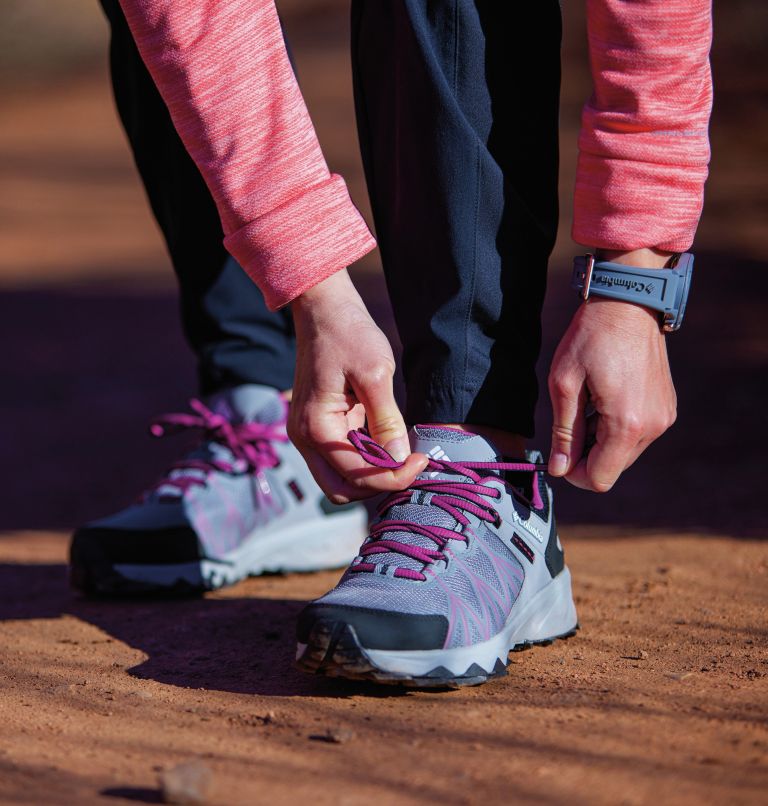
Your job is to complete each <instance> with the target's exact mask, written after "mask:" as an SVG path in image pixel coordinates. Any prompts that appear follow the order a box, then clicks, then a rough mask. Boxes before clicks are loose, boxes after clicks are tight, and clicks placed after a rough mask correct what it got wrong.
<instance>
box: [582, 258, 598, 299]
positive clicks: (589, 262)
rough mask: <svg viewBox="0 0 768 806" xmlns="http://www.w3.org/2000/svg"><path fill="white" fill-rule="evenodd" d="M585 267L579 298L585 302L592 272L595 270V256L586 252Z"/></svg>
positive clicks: (590, 285) (590, 284)
mask: <svg viewBox="0 0 768 806" xmlns="http://www.w3.org/2000/svg"><path fill="white" fill-rule="evenodd" d="M585 258H586V261H587V267H586V269H585V270H584V285H583V287H582V289H581V298H582V299H583V300H584V302H586V301H587V300H588V299H589V290H590V288H591V287H592V272H593V271H594V270H595V256H594V255H592V254H590V253H587V254H586V255H585Z"/></svg>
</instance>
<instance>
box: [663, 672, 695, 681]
mask: <svg viewBox="0 0 768 806" xmlns="http://www.w3.org/2000/svg"><path fill="white" fill-rule="evenodd" d="M691 675H693V672H671V673H670V674H668V675H667V677H669V678H670V679H671V680H685V678H686V677H691Z"/></svg>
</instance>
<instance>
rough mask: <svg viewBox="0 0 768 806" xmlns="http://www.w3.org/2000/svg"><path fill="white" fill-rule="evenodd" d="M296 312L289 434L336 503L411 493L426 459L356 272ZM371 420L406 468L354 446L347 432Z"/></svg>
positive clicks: (300, 303) (375, 433) (332, 281)
mask: <svg viewBox="0 0 768 806" xmlns="http://www.w3.org/2000/svg"><path fill="white" fill-rule="evenodd" d="M292 309H293V317H294V322H295V325H296V340H297V358H296V378H295V382H294V386H293V396H292V402H291V408H290V414H289V417H288V435H289V436H290V438H291V440H292V441H293V443H294V444H295V445H296V447H297V448H298V449H299V451H301V453H302V455H303V456H304V459H305V460H306V462H307V464H308V465H309V468H310V470H311V471H312V474H313V475H314V477H315V479H316V480H317V483H318V484H319V485H320V487H321V488H322V490H323V492H324V493H325V494H326V495H327V496H328V498H329V499H330V500H331V501H333V502H334V503H335V504H344V503H347V502H348V501H351V500H355V499H360V498H366V497H369V496H372V495H376V494H377V493H380V492H390V491H394V490H403V489H405V488H406V487H408V486H409V485H410V484H411V483H412V482H413V480H414V478H415V477H416V476H417V475H418V474H419V473H420V472H421V471H422V470H423V469H424V468H425V467H426V464H427V459H426V457H425V456H424V455H423V454H411V451H410V446H409V443H408V432H407V429H406V427H405V422H404V421H403V417H402V415H401V413H400V409H399V408H398V406H397V403H396V402H395V398H394V394H393V391H392V378H393V376H394V372H395V360H394V357H393V356H392V348H391V347H390V345H389V342H388V341H387V338H386V336H385V335H384V334H383V333H382V332H381V330H379V328H378V327H377V326H376V324H375V323H374V321H373V320H372V319H371V317H370V314H369V313H368V311H367V309H366V307H365V304H364V303H363V301H362V299H361V298H360V295H359V294H358V293H357V291H356V290H355V287H354V286H353V285H352V281H351V280H350V279H349V275H348V274H347V272H346V271H342V272H338V273H337V274H334V275H332V276H331V277H329V278H328V279H327V280H324V281H323V282H321V283H318V285H316V286H314V287H313V288H311V289H309V290H308V291H306V292H305V293H304V294H302V295H301V296H300V297H298V298H297V299H296V300H294V302H293V303H292ZM366 420H367V427H368V430H369V431H370V434H371V436H372V437H373V439H374V440H376V442H378V443H379V444H380V445H382V446H383V447H384V448H385V449H386V450H387V451H388V452H389V453H390V454H391V455H392V457H393V458H395V459H397V460H398V461H403V462H404V464H403V466H402V467H400V468H398V469H396V470H385V469H381V468H375V467H372V466H371V465H370V464H368V463H367V462H366V461H365V460H364V459H363V458H362V457H361V456H360V455H359V454H358V453H357V451H356V450H355V449H354V448H353V447H352V445H351V444H350V443H349V441H348V440H347V434H348V433H349V431H350V430H352V429H356V428H361V427H362V426H363V425H364V424H365V423H366Z"/></svg>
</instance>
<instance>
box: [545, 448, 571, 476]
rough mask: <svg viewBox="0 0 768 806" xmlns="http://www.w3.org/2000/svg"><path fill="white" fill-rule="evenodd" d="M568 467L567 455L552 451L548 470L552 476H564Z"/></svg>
mask: <svg viewBox="0 0 768 806" xmlns="http://www.w3.org/2000/svg"><path fill="white" fill-rule="evenodd" d="M567 469H568V457H567V456H566V455H565V454H564V453H553V454H552V455H551V456H550V457H549V472H550V475H552V476H564V475H565V471H566V470H567Z"/></svg>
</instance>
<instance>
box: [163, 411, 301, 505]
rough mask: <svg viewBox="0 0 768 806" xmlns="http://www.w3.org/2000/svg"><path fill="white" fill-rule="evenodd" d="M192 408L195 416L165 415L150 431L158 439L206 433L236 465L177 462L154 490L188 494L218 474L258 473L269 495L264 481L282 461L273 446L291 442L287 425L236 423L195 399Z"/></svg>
mask: <svg viewBox="0 0 768 806" xmlns="http://www.w3.org/2000/svg"><path fill="white" fill-rule="evenodd" d="M189 405H190V408H191V409H192V410H193V411H194V412H195V414H187V413H181V414H164V415H162V416H160V417H157V418H156V419H155V420H153V421H152V423H151V425H150V427H149V430H150V433H151V434H152V436H154V437H164V436H168V435H171V434H178V433H181V432H183V431H188V430H191V429H196V430H200V431H202V432H203V435H204V438H205V439H206V440H207V441H209V442H217V443H218V444H219V445H223V446H224V447H226V448H228V449H229V451H230V453H231V454H232V456H233V457H234V459H235V461H234V462H227V461H224V460H223V459H216V458H214V457H213V456H211V457H209V458H206V459H197V458H192V457H188V458H185V459H181V460H180V461H178V462H175V463H174V464H172V465H171V466H170V468H169V469H168V471H167V473H166V476H165V477H164V478H162V479H160V481H158V482H157V484H155V485H154V487H153V489H155V490H157V489H159V488H160V487H175V488H176V489H177V490H179V491H180V492H181V493H184V492H185V491H186V490H187V489H189V488H190V487H192V486H195V485H197V486H201V487H204V486H205V484H206V481H205V477H206V475H207V474H208V473H210V472H211V471H214V470H218V471H220V472H222V473H230V474H241V473H254V474H256V477H257V480H258V482H259V489H260V491H261V492H262V493H264V494H268V493H269V484H268V483H267V482H266V479H265V478H264V477H263V471H264V470H265V469H267V468H270V467H276V466H277V465H278V464H279V462H280V460H279V458H278V456H277V454H276V453H275V449H274V447H273V445H272V443H273V442H287V441H288V435H287V434H286V432H285V421H284V419H282V420H281V421H279V422H276V423H232V422H230V421H229V420H228V419H227V418H226V417H224V416H222V415H221V414H216V413H215V412H213V411H211V410H210V409H209V408H208V407H207V406H206V405H205V404H204V403H203V402H202V401H200V400H197V399H192V400H190V402H189ZM174 470H200V471H202V475H175V476H172V475H171V474H172V473H173V471H174Z"/></svg>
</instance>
